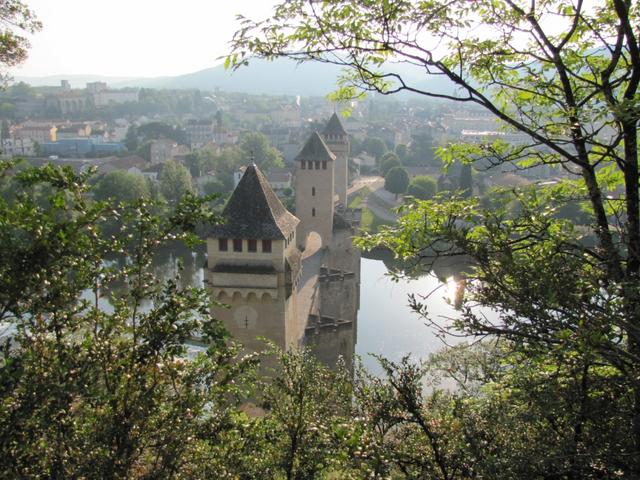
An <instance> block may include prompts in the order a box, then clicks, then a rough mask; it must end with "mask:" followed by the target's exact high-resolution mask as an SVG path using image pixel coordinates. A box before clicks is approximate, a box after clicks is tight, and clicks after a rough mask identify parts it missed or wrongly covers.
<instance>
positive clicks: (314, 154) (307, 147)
mask: <svg viewBox="0 0 640 480" xmlns="http://www.w3.org/2000/svg"><path fill="white" fill-rule="evenodd" d="M335 159H336V156H335V155H334V154H333V153H331V151H330V150H329V147H327V144H326V143H324V140H322V137H321V136H320V135H318V132H313V133H312V134H311V136H310V137H309V140H307V143H305V144H304V147H302V150H300V153H299V154H298V156H297V157H296V160H320V161H322V160H335Z"/></svg>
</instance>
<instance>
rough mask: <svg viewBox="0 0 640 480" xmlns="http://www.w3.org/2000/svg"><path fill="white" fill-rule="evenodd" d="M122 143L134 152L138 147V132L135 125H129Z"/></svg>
mask: <svg viewBox="0 0 640 480" xmlns="http://www.w3.org/2000/svg"><path fill="white" fill-rule="evenodd" d="M124 145H125V147H127V150H129V151H130V152H135V151H136V150H137V149H138V146H139V145H140V141H139V139H138V132H137V129H136V127H135V125H130V126H129V128H128V129H127V135H126V136H125V138H124Z"/></svg>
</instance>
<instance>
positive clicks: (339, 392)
mask: <svg viewBox="0 0 640 480" xmlns="http://www.w3.org/2000/svg"><path fill="white" fill-rule="evenodd" d="M278 360H279V361H278V367H277V368H276V370H275V371H274V372H273V377H272V378H270V379H267V380H266V381H265V382H264V383H263V384H262V385H261V386H260V389H261V390H262V392H263V395H262V404H263V406H264V408H265V410H266V413H265V416H264V419H263V420H262V421H261V422H259V425H260V427H259V428H260V430H261V437H262V439H261V442H260V444H261V445H262V446H261V448H260V450H259V451H258V452H254V455H255V457H257V459H258V462H257V464H256V465H254V466H253V469H255V471H256V474H257V475H258V476H260V477H263V478H286V479H305V478H322V477H323V476H324V475H326V474H328V473H331V472H342V473H345V472H344V471H343V467H344V465H345V463H346V462H344V457H345V453H346V452H345V450H346V449H345V446H346V442H344V441H343V440H345V437H346V433H347V432H346V430H347V429H345V428H343V425H345V423H346V421H347V418H349V414H350V402H351V388H350V381H349V379H348V373H347V371H346V370H345V369H341V370H339V371H338V372H337V373H336V372H331V371H329V370H328V369H327V368H326V367H323V366H321V365H320V364H319V363H318V361H317V360H315V359H314V358H313V356H312V355H311V354H310V353H309V352H308V351H295V350H291V351H287V352H278Z"/></svg>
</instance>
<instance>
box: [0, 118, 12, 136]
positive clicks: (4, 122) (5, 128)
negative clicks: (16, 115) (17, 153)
mask: <svg viewBox="0 0 640 480" xmlns="http://www.w3.org/2000/svg"><path fill="white" fill-rule="evenodd" d="M9 138H11V132H10V130H9V122H8V121H7V120H6V119H5V120H2V130H0V139H2V140H8V139H9Z"/></svg>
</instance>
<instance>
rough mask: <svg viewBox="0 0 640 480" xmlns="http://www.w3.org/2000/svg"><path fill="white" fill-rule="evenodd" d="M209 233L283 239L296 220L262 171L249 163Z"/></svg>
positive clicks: (233, 236)
mask: <svg viewBox="0 0 640 480" xmlns="http://www.w3.org/2000/svg"><path fill="white" fill-rule="evenodd" d="M222 217H223V223H221V224H220V225H214V226H212V227H211V230H210V235H212V236H215V237H227V238H251V239H285V238H287V237H288V236H289V234H290V233H291V232H292V231H293V230H294V229H295V228H296V225H297V224H298V222H299V220H298V219H297V218H296V217H294V216H293V215H292V214H291V213H290V212H289V211H288V210H287V209H286V208H285V207H284V205H282V202H281V201H280V199H279V198H278V197H277V196H276V194H275V193H274V192H273V189H272V188H271V185H269V182H268V181H267V179H266V177H265V176H264V174H263V173H262V172H261V171H260V169H259V168H258V167H257V166H255V165H249V166H248V167H247V168H246V169H245V172H244V175H243V176H242V179H241V180H240V183H238V186H237V187H236V188H235V190H234V191H233V193H232V194H231V198H229V201H228V202H227V205H226V207H225V208H224V210H223V212H222Z"/></svg>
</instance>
